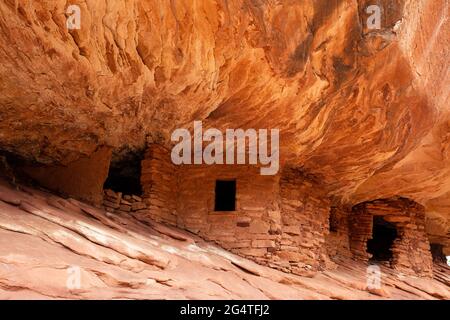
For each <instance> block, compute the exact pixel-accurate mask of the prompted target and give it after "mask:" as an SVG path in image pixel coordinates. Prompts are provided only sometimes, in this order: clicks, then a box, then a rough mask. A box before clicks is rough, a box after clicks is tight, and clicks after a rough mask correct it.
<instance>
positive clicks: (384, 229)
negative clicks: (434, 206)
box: [367, 216, 397, 261]
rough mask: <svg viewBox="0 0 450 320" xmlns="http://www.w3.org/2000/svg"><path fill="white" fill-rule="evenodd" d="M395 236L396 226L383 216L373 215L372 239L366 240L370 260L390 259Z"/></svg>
mask: <svg viewBox="0 0 450 320" xmlns="http://www.w3.org/2000/svg"><path fill="white" fill-rule="evenodd" d="M396 238H397V228H396V227H395V225H394V224H392V223H390V222H387V221H386V220H384V219H383V217H378V216H375V217H373V229H372V239H370V240H369V241H367V252H368V253H370V254H372V259H371V260H372V261H391V260H392V244H393V243H394V240H395V239H396Z"/></svg>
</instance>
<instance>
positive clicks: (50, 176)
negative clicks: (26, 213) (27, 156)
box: [19, 147, 111, 205]
mask: <svg viewBox="0 0 450 320" xmlns="http://www.w3.org/2000/svg"><path fill="white" fill-rule="evenodd" d="M110 161H111V149H110V148H108V147H102V148H99V149H98V150H97V151H96V152H94V153H93V154H91V156H90V157H84V158H80V159H78V160H76V161H73V162H71V163H69V164H68V165H66V166H63V165H54V166H44V165H40V166H26V167H22V168H19V170H20V171H23V172H24V173H25V174H26V175H27V176H29V177H31V178H32V179H33V180H36V181H37V182H38V183H39V184H40V185H42V186H44V187H46V188H48V189H50V190H53V191H56V192H60V193H62V194H64V195H68V196H72V197H74V198H78V199H81V200H85V201H88V202H90V203H93V204H96V205H100V204H101V203H102V200H103V184H104V183H105V180H106V178H107V176H108V170H109V163H110Z"/></svg>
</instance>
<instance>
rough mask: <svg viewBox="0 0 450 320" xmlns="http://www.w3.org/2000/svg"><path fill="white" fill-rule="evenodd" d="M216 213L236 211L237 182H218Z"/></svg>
mask: <svg viewBox="0 0 450 320" xmlns="http://www.w3.org/2000/svg"><path fill="white" fill-rule="evenodd" d="M215 191H216V196H215V204H214V211H235V210H236V180H217V181H216V190H215Z"/></svg>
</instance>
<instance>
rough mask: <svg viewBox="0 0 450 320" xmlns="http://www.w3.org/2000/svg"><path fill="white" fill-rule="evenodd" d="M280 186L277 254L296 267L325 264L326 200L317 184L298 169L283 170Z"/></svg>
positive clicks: (326, 258) (327, 201)
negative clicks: (279, 230)
mask: <svg viewBox="0 0 450 320" xmlns="http://www.w3.org/2000/svg"><path fill="white" fill-rule="evenodd" d="M280 186H281V190H280V191H281V192H280V194H281V224H282V241H281V246H280V251H279V252H277V254H278V256H279V257H280V258H281V260H282V261H283V262H286V261H288V262H289V264H290V266H291V268H293V269H294V270H295V271H298V270H305V269H306V270H308V269H320V268H325V267H326V266H327V265H328V262H329V258H328V255H327V253H326V247H325V237H326V236H327V234H328V232H329V222H328V220H329V212H330V202H329V200H328V199H327V197H326V195H325V194H323V193H322V192H321V188H320V186H319V185H318V184H315V183H313V182H312V181H311V180H310V179H308V178H307V177H306V176H304V175H303V174H302V173H301V172H299V171H297V170H293V169H289V168H287V169H285V170H283V172H282V177H281V181H280Z"/></svg>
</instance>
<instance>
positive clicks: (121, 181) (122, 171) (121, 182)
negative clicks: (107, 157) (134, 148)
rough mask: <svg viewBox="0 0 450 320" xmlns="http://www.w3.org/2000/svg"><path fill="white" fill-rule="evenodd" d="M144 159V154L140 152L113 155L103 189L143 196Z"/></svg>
mask: <svg viewBox="0 0 450 320" xmlns="http://www.w3.org/2000/svg"><path fill="white" fill-rule="evenodd" d="M142 158H143V154H142V153H140V152H130V153H126V154H124V153H121V154H116V155H113V159H112V160H111V164H110V167H109V173H108V178H107V179H106V181H105V184H104V186H103V189H111V190H113V191H115V192H122V193H123V194H127V195H137V196H139V195H142V187H141V161H142Z"/></svg>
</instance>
